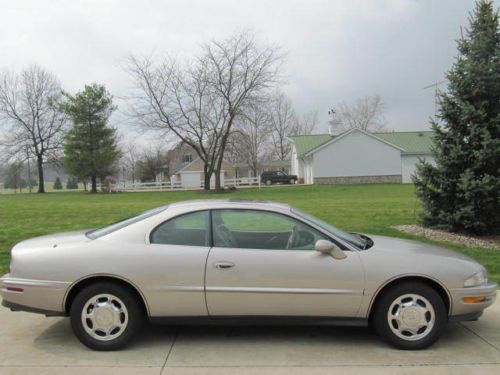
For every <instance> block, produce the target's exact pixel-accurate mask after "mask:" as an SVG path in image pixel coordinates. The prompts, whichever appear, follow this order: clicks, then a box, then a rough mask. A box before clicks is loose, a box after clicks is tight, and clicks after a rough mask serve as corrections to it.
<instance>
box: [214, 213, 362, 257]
mask: <svg viewBox="0 0 500 375" xmlns="http://www.w3.org/2000/svg"><path fill="white" fill-rule="evenodd" d="M212 211H262V212H269V213H272V214H276V215H281V216H285V217H288V218H291V219H293V220H295V221H298V222H300V223H302V224H304V225H306V226H308V227H310V228H312V229H314V230H316V231H317V232H320V233H321V234H323V235H324V236H325V237H327V238H328V239H330V240H331V241H332V242H333V243H334V244H336V245H337V246H339V247H340V248H341V249H342V250H343V251H352V250H353V249H352V247H350V246H347V244H345V243H344V242H343V241H340V240H339V239H337V238H336V237H335V236H332V234H331V233H330V232H326V231H325V230H324V229H323V228H320V227H316V226H315V225H312V223H309V222H306V221H304V220H303V219H302V218H301V217H297V216H294V215H293V214H292V215H288V214H286V213H283V212H278V211H273V210H267V209H260V208H234V207H229V208H211V209H210V227H211V229H213V223H212ZM290 213H292V212H291V211H290ZM211 238H212V247H216V246H215V244H214V242H213V238H214V233H213V230H212V232H211ZM218 247H221V246H218ZM224 248H225V249H230V248H228V247H224ZM235 249H239V250H266V249H254V248H248V247H236V248H235ZM267 250H269V251H314V250H311V249H267Z"/></svg>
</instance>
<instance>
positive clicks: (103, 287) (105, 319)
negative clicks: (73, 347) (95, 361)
mask: <svg viewBox="0 0 500 375" xmlns="http://www.w3.org/2000/svg"><path fill="white" fill-rule="evenodd" d="M70 318H71V327H72V329H73V332H74V333H75V335H76V337H77V338H78V339H79V340H80V341H81V342H82V343H83V344H84V345H86V346H88V347H89V348H91V349H94V350H116V349H120V348H122V347H123V346H125V345H126V344H127V343H128V342H129V341H130V339H131V338H132V337H133V336H134V334H135V333H137V331H138V330H139V328H140V325H141V323H142V321H143V313H142V310H141V306H140V304H139V301H137V300H136V298H135V296H134V295H133V294H132V293H130V292H129V291H128V290H127V288H124V287H122V286H120V285H117V284H113V283H96V284H92V285H90V286H88V287H86V288H84V289H83V290H81V291H80V292H79V293H78V294H77V296H76V297H75V299H74V301H73V303H72V305H71V309H70Z"/></svg>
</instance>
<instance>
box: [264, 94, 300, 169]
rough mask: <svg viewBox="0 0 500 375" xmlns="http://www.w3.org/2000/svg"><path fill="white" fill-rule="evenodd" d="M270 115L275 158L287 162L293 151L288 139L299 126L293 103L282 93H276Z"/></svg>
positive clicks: (271, 104) (271, 103) (271, 101)
mask: <svg viewBox="0 0 500 375" xmlns="http://www.w3.org/2000/svg"><path fill="white" fill-rule="evenodd" d="M269 113H270V119H271V129H272V131H271V140H272V143H273V154H274V157H275V158H277V159H278V160H286V159H287V158H288V157H289V155H290V150H291V145H290V143H289V142H288V140H287V137H288V136H289V135H291V134H292V133H294V132H295V130H296V126H297V117H296V115H295V111H294V109H293V105H292V101H291V100H290V99H289V98H288V97H287V96H286V95H285V94H284V93H283V92H281V91H278V92H276V93H274V94H273V96H272V97H271V98H270V100H269Z"/></svg>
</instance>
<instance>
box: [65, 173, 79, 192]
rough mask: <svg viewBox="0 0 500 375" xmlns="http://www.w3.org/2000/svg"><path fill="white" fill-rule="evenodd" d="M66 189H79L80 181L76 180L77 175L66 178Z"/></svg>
mask: <svg viewBox="0 0 500 375" xmlns="http://www.w3.org/2000/svg"><path fill="white" fill-rule="evenodd" d="M66 189H68V190H71V189H78V181H77V180H76V178H75V177H73V176H69V177H68V179H67V180H66Z"/></svg>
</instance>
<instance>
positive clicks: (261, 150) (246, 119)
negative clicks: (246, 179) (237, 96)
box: [229, 103, 271, 176]
mask: <svg viewBox="0 0 500 375" xmlns="http://www.w3.org/2000/svg"><path fill="white" fill-rule="evenodd" d="M235 129H236V130H235V131H234V132H233V134H232V135H231V138H232V139H231V140H230V143H231V146H230V147H229V148H230V149H233V150H234V151H233V152H234V153H237V155H238V158H239V159H240V160H241V161H243V162H244V163H246V164H247V165H248V166H249V167H250V168H251V170H252V171H253V175H254V176H257V174H258V171H259V168H260V166H261V165H262V163H263V162H264V161H265V159H267V158H268V157H269V137H270V134H271V118H270V114H269V112H268V111H267V108H266V106H265V105H264V103H255V104H253V105H251V106H250V107H249V108H245V111H244V114H243V115H242V116H240V117H238V120H237V122H236V126H235Z"/></svg>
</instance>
